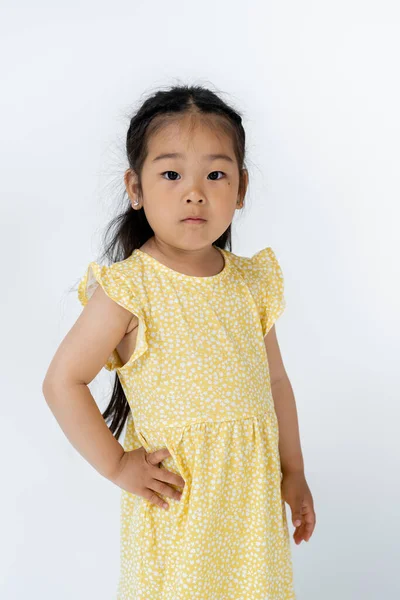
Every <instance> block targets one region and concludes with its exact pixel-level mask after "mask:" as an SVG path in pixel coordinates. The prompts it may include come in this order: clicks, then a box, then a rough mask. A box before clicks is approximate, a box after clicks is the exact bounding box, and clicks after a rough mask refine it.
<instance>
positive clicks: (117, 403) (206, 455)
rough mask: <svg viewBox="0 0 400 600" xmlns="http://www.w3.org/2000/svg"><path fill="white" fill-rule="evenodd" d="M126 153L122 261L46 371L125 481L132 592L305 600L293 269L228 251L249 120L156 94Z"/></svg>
mask: <svg viewBox="0 0 400 600" xmlns="http://www.w3.org/2000/svg"><path fill="white" fill-rule="evenodd" d="M126 149H127V158H128V162H129V169H128V170H127V171H126V173H125V178H124V181H125V186H126V192H127V195H128V197H129V203H128V205H127V208H126V210H125V212H124V213H123V214H122V215H120V216H119V217H118V218H117V221H116V223H117V228H116V233H115V237H114V239H113V240H112V243H111V244H110V246H109V247H108V249H107V254H108V255H109V256H110V257H111V258H112V264H111V265H110V266H105V265H103V266H101V265H99V264H98V263H96V262H91V263H90V264H89V265H88V267H87V269H86V272H85V274H84V276H83V278H82V279H81V281H80V283H79V289H78V296H79V300H80V302H81V303H82V305H83V306H84V309H83V310H82V313H81V314H80V316H79V318H78V319H77V321H76V323H75V324H74V326H73V327H72V329H71V330H70V331H69V333H68V334H67V336H66V337H65V339H64V340H63V341H62V343H61V345H60V347H59V348H58V350H57V352H56V354H55V356H54V358H53V360H52V362H51V364H50V366H49V369H48V372H47V374H46V377H45V381H44V382H43V393H44V396H45V398H46V401H47V403H48V405H49V407H50V409H51V410H52V412H53V413H54V415H55V417H56V419H57V420H58V422H59V424H60V426H61V428H62V429H63V431H64V433H65V434H66V435H67V437H68V439H69V440H70V441H71V443H72V444H73V445H74V447H75V448H76V449H77V450H78V451H79V452H80V453H81V455H82V456H83V457H84V458H85V459H86V460H88V461H89V462H90V464H92V465H93V467H94V468H95V469H97V471H98V472H99V473H100V474H102V475H103V476H105V477H107V478H108V479H109V480H111V481H112V482H114V483H115V484H116V485H118V486H119V487H120V488H121V489H122V494H121V555H120V558H121V562H120V564H121V571H120V579H119V585H118V592H117V597H118V600H189V599H190V600H200V599H201V600H218V599H228V598H229V599H230V600H239V599H240V600H243V599H246V600H266V599H268V600H289V599H293V598H295V593H294V586H293V572H292V559H291V552H290V538H289V531H288V524H287V519H286V512H285V501H286V502H287V503H288V504H289V505H290V508H291V511H292V521H293V525H294V526H295V528H296V529H295V532H294V535H293V537H294V540H295V542H296V544H300V542H301V541H302V540H305V541H308V540H309V539H310V537H311V535H312V533H313V529H314V527H315V512H314V508H313V499H312V496H311V492H310V490H309V487H308V485H307V482H306V479H305V474H304V465H303V459H302V453H301V448H300V441H299V432H298V423H297V412H296V407H295V400H294V397H293V392H292V388H291V385H290V381H289V379H288V376H287V374H286V371H285V368H284V365H283V362H282V358H281V354H280V350H279V346H278V341H277V337H276V331H275V321H276V319H277V318H278V317H279V316H280V315H281V313H282V312H283V310H284V308H285V306H286V303H285V298H284V283H283V275H282V271H281V268H280V266H279V264H278V260H277V257H276V255H275V253H274V251H273V250H272V248H271V247H265V248H264V249H262V250H260V251H259V252H257V253H256V254H255V255H254V256H252V257H250V258H248V257H243V256H238V255H236V254H234V253H232V252H231V251H230V250H227V249H226V246H227V245H229V247H231V223H232V219H233V216H234V213H235V210H240V209H241V208H242V207H243V203H244V198H245V194H246V190H247V184H248V172H247V170H246V169H245V168H244V157H245V132H244V129H243V126H242V120H241V117H240V115H239V114H238V113H237V112H236V111H235V110H233V108H231V107H229V106H228V105H227V104H226V103H225V102H223V101H222V99H220V98H219V97H218V95H216V94H215V93H213V92H211V91H210V90H208V89H205V88H203V87H201V86H193V87H189V86H175V87H172V88H171V89H169V90H167V91H158V92H157V93H155V94H154V95H153V96H151V97H149V98H148V99H147V100H146V101H145V102H144V104H143V105H142V106H141V108H140V109H139V110H138V112H137V113H136V114H135V115H134V117H133V118H132V119H131V122H130V126H129V129H128V133H127V140H126ZM113 253H114V254H113ZM102 366H105V368H106V369H108V370H109V371H115V372H116V378H115V384H114V390H113V394H112V397H111V400H110V403H109V405H108V407H107V409H106V410H105V412H104V414H103V415H102V414H101V413H100V411H99V410H98V408H97V405H96V403H95V401H94V399H93V397H92V395H91V393H90V391H89V388H88V384H89V383H90V382H91V381H92V380H93V378H94V377H95V376H96V375H97V373H98V372H99V371H100V369H101V367H102ZM105 421H108V422H109V427H108V426H107V425H106V423H105ZM125 425H126V432H125V437H124V443H123V445H121V444H120V443H119V442H118V439H119V437H120V434H121V432H122V430H123V428H124V426H125ZM164 508H165V509H167V510H163V509H164Z"/></svg>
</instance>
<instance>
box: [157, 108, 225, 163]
mask: <svg viewBox="0 0 400 600" xmlns="http://www.w3.org/2000/svg"><path fill="white" fill-rule="evenodd" d="M147 148H148V158H149V160H150V161H151V160H152V159H154V158H155V157H156V155H158V154H160V152H161V151H162V152H163V153H179V154H183V155H188V154H190V153H194V154H218V153H223V154H227V155H229V156H230V157H231V158H232V160H235V154H234V149H233V143H232V138H231V136H230V135H229V134H228V133H227V132H225V131H224V130H223V129H222V127H221V124H220V123H219V122H218V120H217V119H215V118H213V117H212V116H209V115H206V116H205V117H203V116H200V117H199V116H198V115H196V116H193V115H190V116H187V115H186V116H184V117H180V118H173V119H172V120H169V121H167V122H165V123H163V124H161V126H160V128H159V129H158V130H156V131H154V133H152V134H151V135H150V137H149V140H148V145H147Z"/></svg>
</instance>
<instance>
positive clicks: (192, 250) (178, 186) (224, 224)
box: [124, 115, 248, 277]
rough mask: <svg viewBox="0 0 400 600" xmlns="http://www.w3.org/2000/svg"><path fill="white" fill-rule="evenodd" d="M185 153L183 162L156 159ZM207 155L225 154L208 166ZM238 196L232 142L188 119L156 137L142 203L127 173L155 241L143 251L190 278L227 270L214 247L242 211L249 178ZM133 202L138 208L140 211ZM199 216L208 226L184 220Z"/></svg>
mask: <svg viewBox="0 0 400 600" xmlns="http://www.w3.org/2000/svg"><path fill="white" fill-rule="evenodd" d="M171 152H174V153H175V152H176V153H181V154H182V155H183V157H182V158H164V159H161V160H156V161H154V159H155V158H156V157H157V156H159V155H160V154H165V153H171ZM207 154H225V155H227V156H228V157H229V158H230V161H228V160H224V159H222V158H217V159H214V160H210V159H209V158H207V157H206V155H207ZM242 173H243V179H244V185H243V186H242V190H241V191H239V168H238V164H237V161H236V157H235V154H234V152H233V145H232V140H231V138H230V137H229V136H228V135H226V134H225V133H224V132H221V130H220V129H219V128H218V127H217V126H216V125H215V126H214V127H212V126H209V125H206V124H205V123H204V122H202V120H201V119H199V118H198V117H193V115H185V116H184V117H180V118H179V119H174V120H173V121H172V122H171V123H169V124H168V125H166V126H165V127H164V128H162V130H161V131H159V132H157V133H156V134H154V135H152V136H151V138H150V140H149V143H148V156H147V157H146V160H145V162H144V165H143V170H142V188H143V197H142V198H140V197H139V190H138V180H137V176H136V174H135V173H134V172H133V171H132V170H131V169H128V170H127V171H126V173H125V177H124V180H125V186H126V190H127V193H128V196H129V198H130V200H131V204H132V208H133V209H134V210H139V209H140V208H141V207H143V210H144V211H145V214H146V218H147V220H148V222H149V224H150V226H151V228H152V229H153V231H154V236H153V237H152V238H151V239H150V240H148V242H146V244H144V245H143V246H142V248H141V249H142V250H145V251H146V252H148V253H149V254H151V255H152V256H154V257H155V258H157V259H158V260H160V262H162V263H164V264H166V265H167V266H169V267H171V268H173V269H175V270H177V271H180V272H184V273H185V274H188V275H195V276H200V277H201V276H209V275H214V274H217V273H218V272H219V271H221V269H222V267H223V257H222V256H221V253H220V252H219V251H218V250H217V249H216V248H215V247H213V246H212V244H213V243H214V242H215V240H216V239H218V238H219V237H220V236H221V235H222V234H223V233H224V231H226V229H227V228H228V227H229V225H230V224H231V222H232V219H233V216H234V213H235V210H238V209H239V208H241V207H242V206H243V199H244V195H245V193H246V189H247V183H248V173H247V170H246V169H243V171H242ZM135 201H138V202H139V203H140V204H139V205H136V204H135ZM189 215H197V216H201V217H204V218H205V219H206V222H205V223H202V224H193V223H188V222H184V221H183V220H182V219H184V218H185V217H187V216H189Z"/></svg>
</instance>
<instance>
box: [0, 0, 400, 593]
mask: <svg viewBox="0 0 400 600" xmlns="http://www.w3.org/2000/svg"><path fill="white" fill-rule="evenodd" d="M0 23H1V25H0V33H1V36H0V40H1V41H0V44H1V52H0V63H1V73H2V78H1V79H2V93H1V103H2V110H1V111H0V119H1V141H0V156H1V179H0V186H1V190H0V193H1V220H0V221H1V244H2V273H1V292H2V293H1V300H2V310H1V321H2V323H1V331H2V333H3V335H2V339H3V343H2V349H1V352H2V384H3V391H2V395H1V431H2V434H1V436H0V440H1V441H0V451H1V457H2V460H1V471H2V493H1V496H0V503H1V514H2V517H3V518H2V533H1V540H2V542H1V545H0V581H1V583H0V595H1V597H2V598H7V599H8V600H23V599H25V598H28V597H29V598H41V600H50V599H54V598H57V599H58V600H70V599H71V598H74V600H81V599H82V600H83V599H84V598H96V599H97V600H109V599H110V598H114V597H115V594H116V586H117V578H118V570H119V500H120V488H118V487H116V486H114V485H113V484H111V483H110V482H108V481H107V480H105V479H104V478H102V477H101V476H99V475H98V474H97V472H96V471H94V470H93V468H92V467H91V466H90V465H89V464H88V463H87V462H86V461H85V460H83V459H82V457H81V456H80V455H79V454H78V453H77V452H76V451H75V450H74V448H73V447H72V446H71V445H70V444H69V442H68V441H67V439H66V438H65V437H64V435H63V433H62V431H61V429H60V428H59V426H58V424H57V422H56V421H55V419H54V417H53V416H52V414H51V412H50V410H49V408H48V406H47V405H46V403H45V400H44V398H43V396H42V390H41V384H42V381H43V378H44V375H45V372H46V370H47V367H48V364H49V362H50V360H51V358H52V356H53V355H54V353H55V351H56V349H57V346H58V345H59V343H60V342H61V340H62V338H63V337H64V335H65V334H66V333H67V331H68V330H69V328H70V327H71V326H72V324H73V322H74V320H75V319H76V318H77V317H78V315H79V313H80V311H81V306H80V304H79V302H78V300H77V296H76V294H75V292H74V291H71V288H72V287H73V286H74V285H76V284H77V282H78V280H79V278H80V277H82V276H83V273H84V271H85V269H86V266H87V264H88V263H89V261H90V260H96V259H97V257H98V254H99V252H100V247H99V244H100V241H101V233H102V231H103V230H104V227H105V226H106V224H107V222H108V221H109V219H111V217H112V216H113V215H114V214H115V212H116V210H117V208H118V207H117V204H116V202H117V203H118V202H119V198H120V192H122V190H123V179H122V177H123V173H124V170H125V168H127V163H126V160H125V157H124V154H123V150H124V143H125V135H126V131H127V127H128V124H129V118H130V116H131V113H132V111H133V109H134V106H135V105H136V104H137V103H138V102H139V101H140V99H141V95H142V94H145V95H147V93H148V92H150V91H152V90H156V89H157V88H158V87H159V86H169V85H171V84H174V83H200V84H204V85H209V86H210V87H211V88H212V89H214V91H217V92H218V93H222V94H223V98H224V99H225V100H227V101H228V102H230V103H232V104H234V106H236V107H237V108H238V109H239V110H241V111H242V112H243V113H244V125H245V128H246V131H247V139H248V145H247V150H248V156H247V164H248V167H249V171H250V186H249V191H248V195H247V198H246V203H247V206H246V208H245V209H244V211H243V213H242V214H241V215H237V216H235V220H234V227H233V242H234V243H233V249H232V250H233V252H235V253H237V254H240V255H247V256H251V255H252V254H254V253H255V252H256V251H258V250H259V249H261V248H264V247H266V246H271V247H272V248H273V249H274V251H275V252H276V255H277V257H278V259H279V262H280V264H281V267H282V269H283V273H284V277H285V295H286V300H287V309H286V311H285V313H284V314H283V315H282V317H281V318H280V320H279V322H278V323H277V334H278V339H279V342H280V346H281V351H282V355H283V359H284V362H285V365H286V369H287V371H288V374H289V377H290V379H291V382H292V385H293V389H294V393H295V397H296V401H297V408H298V413H299V421H300V434H301V440H302V448H303V454H304V460H305V470H306V477H307V480H308V483H309V486H310V489H311V491H312V493H313V497H314V503H315V509H316V513H317V526H316V529H315V531H314V534H313V536H312V538H311V540H310V541H309V542H308V543H304V542H303V543H302V544H301V545H300V546H296V545H295V544H294V542H293V541H292V548H293V562H294V571H295V586H296V592H297V596H298V600H314V599H315V600H321V598H323V599H324V600H337V598H340V599H341V600H358V599H362V600H381V598H395V597H397V596H398V595H399V593H400V585H399V579H398V569H397V566H398V565H397V563H398V558H399V551H398V539H399V533H400V529H399V525H398V506H399V478H398V473H399V436H398V427H399V426H398V422H399V416H400V411H399V400H400V398H399V390H398V376H397V374H398V362H399V356H400V353H399V318H398V312H399V268H398V261H399V242H398V228H399V226H398V220H399V216H400V215H399V190H400V185H399V158H400V156H399V154H400V151H399V148H400V146H399V133H400V117H399V105H400V85H399V77H398V62H399V61H398V58H399V51H400V36H399V24H400V14H399V8H398V5H396V3H395V2H385V1H383V2H382V1H381V2H379V4H378V2H365V1H364V2H361V1H355V0H347V1H346V2H344V1H335V2H329V3H328V2H322V3H321V2H316V1H315V2H311V1H309V0H307V1H303V2H294V1H290V2H289V1H281V2H255V1H252V0H250V1H249V2H246V3H244V4H243V3H239V2H235V1H232V0H231V1H229V2H227V1H226V0H223V1H221V2H218V3H216V2H209V1H208V0H204V1H203V2H201V3H200V4H197V3H190V2H169V3H165V2H160V1H159V0H153V1H152V2H144V1H141V2H138V1H135V2H122V1H121V2H118V1H115V2H113V3H111V2H109V3H107V2H101V1H99V0H96V2H93V1H87V2H83V3H82V2H79V3H78V2H76V1H75V2H73V1H70V2H68V3H62V4H60V3H54V2H44V1H42V2H40V1H39V2H35V3H30V2H26V1H21V2H19V3H17V4H14V3H11V2H10V1H8V2H3V3H2V5H1V8H0ZM143 97H144V96H143ZM113 377H114V376H113V375H112V376H111V375H109V374H108V373H107V372H105V370H103V371H102V372H101V373H100V374H99V376H98V377H97V378H96V380H95V381H94V382H93V384H91V390H92V393H93V394H94V396H95V398H96V401H98V403H99V406H101V407H102V408H104V407H105V405H106V403H107V399H108V397H109V394H110V391H111V382H112V378H113ZM287 514H288V518H289V526H290V532H291V535H292V534H293V531H294V527H293V525H292V524H291V516H290V509H289V507H288V506H287ZM244 600H245V599H244ZM246 600H251V599H246Z"/></svg>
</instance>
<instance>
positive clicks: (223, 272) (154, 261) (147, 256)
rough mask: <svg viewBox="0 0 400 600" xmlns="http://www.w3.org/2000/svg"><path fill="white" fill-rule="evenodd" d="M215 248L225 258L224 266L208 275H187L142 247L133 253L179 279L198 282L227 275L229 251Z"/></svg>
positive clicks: (214, 279)
mask: <svg viewBox="0 0 400 600" xmlns="http://www.w3.org/2000/svg"><path fill="white" fill-rule="evenodd" d="M214 248H216V249H217V250H218V251H219V252H220V254H222V257H223V259H224V266H223V267H222V270H221V271H220V272H219V273H216V274H215V275H206V276H203V277H202V276H198V275H187V274H186V273H181V272H180V271H176V270H175V269H171V267H167V265H164V264H163V263H162V262H160V261H159V260H158V259H157V258H154V256H151V255H150V254H148V253H147V252H144V251H143V250H140V248H136V249H135V250H134V251H133V254H134V253H135V252H137V253H139V254H140V255H141V256H142V257H144V259H145V260H147V261H148V262H151V263H152V264H153V265H154V266H155V267H157V268H158V269H159V270H161V271H164V272H166V273H169V274H170V275H173V276H174V277H176V278H177V279H181V280H187V281H196V283H197V282H200V281H201V282H203V281H217V280H219V279H222V278H223V277H225V275H226V273H227V271H228V268H229V259H228V252H227V251H226V250H225V249H223V248H219V247H218V246H214Z"/></svg>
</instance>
